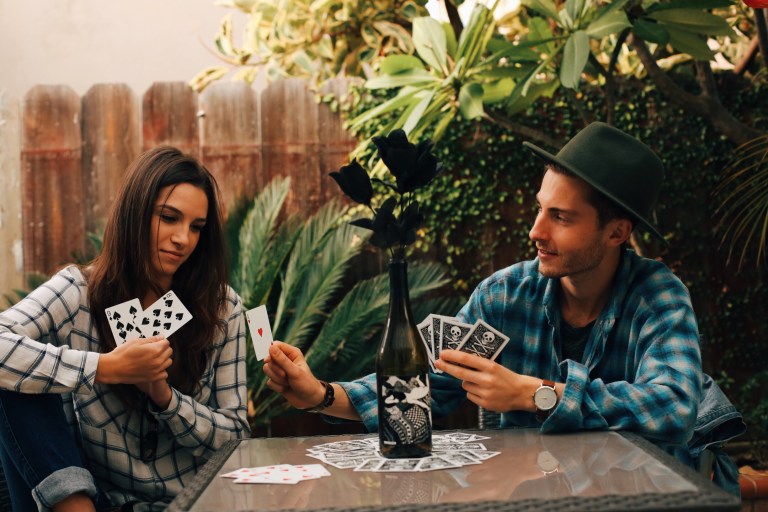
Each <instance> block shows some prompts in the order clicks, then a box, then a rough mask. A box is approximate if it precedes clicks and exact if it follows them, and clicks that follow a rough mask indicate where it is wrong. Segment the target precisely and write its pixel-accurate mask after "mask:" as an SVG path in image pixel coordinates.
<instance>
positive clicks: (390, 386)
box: [379, 373, 432, 457]
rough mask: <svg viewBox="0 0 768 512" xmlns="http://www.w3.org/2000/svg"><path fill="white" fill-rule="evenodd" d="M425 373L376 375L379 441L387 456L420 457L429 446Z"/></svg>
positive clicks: (427, 450) (427, 381)
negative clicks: (377, 378) (377, 381)
mask: <svg viewBox="0 0 768 512" xmlns="http://www.w3.org/2000/svg"><path fill="white" fill-rule="evenodd" d="M431 405H432V402H431V397H430V391H429V377H428V374H426V373H424V374H420V375H413V376H397V375H390V376H379V414H380V416H379V420H380V421H379V429H380V431H379V441H380V443H379V444H380V449H381V452H382V455H384V456H387V457H422V456H425V455H428V454H429V453H430V452H431V449H432V409H431Z"/></svg>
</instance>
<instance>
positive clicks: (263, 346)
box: [245, 306, 272, 361]
mask: <svg viewBox="0 0 768 512" xmlns="http://www.w3.org/2000/svg"><path fill="white" fill-rule="evenodd" d="M245 319H246V320H247V321H248V329H249V330H250V331H251V340H252V341H253V350H254V352H256V360H258V361H261V360H262V359H264V358H265V357H267V354H268V353H269V346H270V345H271V344H272V327H271V326H270V325H269V317H268V316H267V307H266V306H259V307H257V308H253V309H250V310H248V311H246V312H245Z"/></svg>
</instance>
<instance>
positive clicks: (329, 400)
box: [304, 380, 336, 412]
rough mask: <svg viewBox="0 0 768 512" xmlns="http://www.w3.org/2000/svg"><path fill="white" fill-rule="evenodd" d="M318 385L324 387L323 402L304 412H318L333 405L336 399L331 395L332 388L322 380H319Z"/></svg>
mask: <svg viewBox="0 0 768 512" xmlns="http://www.w3.org/2000/svg"><path fill="white" fill-rule="evenodd" d="M320 384H322V385H323V386H325V396H323V401H322V402H320V403H319V404H317V405H316V406H314V407H310V408H309V409H304V410H305V411H306V412H320V411H322V410H323V409H325V408H326V407H330V406H331V405H333V401H334V400H335V399H336V397H335V395H334V394H333V386H332V385H330V384H328V383H327V382H325V381H324V380H321V381H320Z"/></svg>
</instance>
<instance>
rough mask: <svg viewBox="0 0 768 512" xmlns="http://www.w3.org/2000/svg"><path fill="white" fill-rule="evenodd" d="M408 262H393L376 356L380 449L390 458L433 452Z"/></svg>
mask: <svg viewBox="0 0 768 512" xmlns="http://www.w3.org/2000/svg"><path fill="white" fill-rule="evenodd" d="M407 265H408V264H407V262H406V261H405V260H404V259H393V260H390V262H389V293H390V295H389V316H388V317H387V325H386V326H385V328H384V336H383V337H382V339H381V345H379V352H378V354H377V356H376V385H377V394H378V406H379V450H380V451H381V454H382V455H383V456H385V457H389V458H410V457H423V456H426V455H429V454H430V453H431V452H432V401H431V396H430V392H429V359H428V356H427V350H426V347H425V346H424V344H423V343H422V342H421V339H420V337H419V331H418V329H417V328H416V323H415V322H414V321H413V315H412V313H411V303H410V300H409V297H408V273H407Z"/></svg>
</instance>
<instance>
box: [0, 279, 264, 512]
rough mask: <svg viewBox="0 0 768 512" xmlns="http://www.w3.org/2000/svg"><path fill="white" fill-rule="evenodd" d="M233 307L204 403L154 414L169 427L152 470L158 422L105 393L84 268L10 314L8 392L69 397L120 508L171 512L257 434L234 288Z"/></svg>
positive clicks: (206, 381)
mask: <svg viewBox="0 0 768 512" xmlns="http://www.w3.org/2000/svg"><path fill="white" fill-rule="evenodd" d="M227 303H228V308H227V312H226V316H225V318H226V319H227V325H226V329H225V332H224V334H223V335H222V336H221V337H220V338H219V339H216V340H215V342H214V344H213V351H212V354H211V357H210V358H209V360H208V364H207V367H206V369H205V371H204V373H203V376H202V380H201V384H202V385H201V389H200V390H199V391H196V392H195V394H194V396H187V395H183V394H182V393H180V392H179V391H178V390H176V389H173V397H172V398H171V403H170V404H169V406H168V408H167V409H166V410H165V411H161V412H158V411H156V410H148V411H149V412H148V414H147V415H146V416H147V417H149V415H152V416H154V417H155V418H156V419H157V423H158V427H159V439H158V445H157V456H156V459H155V460H154V461H152V462H149V463H146V462H142V461H141V459H140V450H139V446H140V432H141V422H142V421H144V422H147V423H148V420H147V419H143V420H142V416H143V415H142V414H136V413H134V414H131V415H128V414H126V411H125V409H124V407H123V404H122V402H121V401H120V400H119V399H118V398H117V396H115V395H114V394H113V393H112V391H111V389H110V387H109V386H107V385H103V384H96V383H95V378H96V367H97V365H98V362H99V353H100V352H99V348H100V341H99V339H98V333H97V331H96V328H95V325H94V322H93V318H92V316H91V311H90V309H89V307H88V303H87V286H86V283H85V279H84V278H83V275H82V274H81V272H80V270H79V269H78V268H77V267H74V266H71V267H67V268H65V269H64V270H62V271H60V272H59V273H58V274H56V275H55V276H53V278H51V280H50V281H48V282H47V283H45V284H44V285H42V286H40V287H39V288H37V289H36V290H34V291H33V292H31V293H30V294H29V295H28V296H27V297H26V298H24V299H23V300H21V301H20V302H19V303H18V304H16V305H15V306H13V307H12V308H10V309H8V310H6V311H5V312H3V313H2V314H0V387H2V388H3V389H8V390H16V391H21V392H24V393H60V394H62V398H63V400H64V411H65V413H66V415H67V418H68V420H69V422H70V424H71V425H72V427H73V431H74V432H75V435H76V437H78V438H79V439H80V440H81V444H82V449H83V452H84V455H85V457H86V465H87V467H88V469H89V470H90V472H91V473H92V474H93V476H94V477H95V478H96V484H97V485H98V486H99V488H100V489H101V490H102V491H104V492H106V493H107V494H108V495H109V497H110V501H112V502H113V503H114V504H115V505H119V504H123V503H126V502H129V501H138V502H141V503H142V505H140V506H138V507H136V508H137V509H139V510H142V509H150V510H151V509H162V508H164V507H165V505H166V504H167V503H168V502H169V501H170V500H172V499H173V497H174V496H175V495H176V494H177V493H178V492H179V491H180V490H181V489H182V488H183V487H184V486H185V485H188V484H189V483H190V481H191V480H192V478H193V477H194V476H195V473H196V472H197V470H198V469H199V468H200V467H201V466H202V465H203V464H204V463H205V461H206V460H207V459H208V458H209V457H210V456H211V455H212V454H213V453H214V452H215V451H216V450H217V449H218V448H220V447H221V446H222V445H223V444H224V443H225V442H226V441H229V440H231V439H239V438H243V437H247V436H248V434H249V427H248V421H247V418H246V414H247V398H246V386H245V384H246V371H245V355H246V352H245V324H244V321H243V307H242V302H241V300H240V297H238V295H237V294H236V293H235V292H234V290H232V289H231V288H230V289H229V290H228V293H227ZM97 314H98V313H97ZM147 423H145V425H144V426H145V430H146V428H147Z"/></svg>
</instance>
